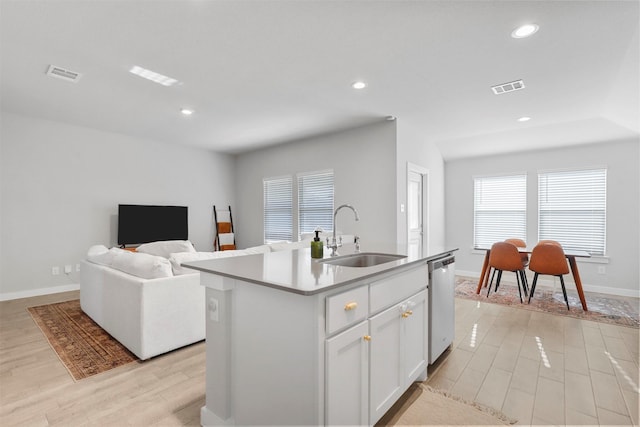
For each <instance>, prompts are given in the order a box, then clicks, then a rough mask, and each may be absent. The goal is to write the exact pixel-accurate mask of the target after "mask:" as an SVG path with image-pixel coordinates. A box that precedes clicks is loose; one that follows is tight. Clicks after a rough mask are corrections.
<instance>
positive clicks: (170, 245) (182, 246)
mask: <svg viewBox="0 0 640 427" xmlns="http://www.w3.org/2000/svg"><path fill="white" fill-rule="evenodd" d="M136 249H137V251H138V252H142V253H145V254H149V255H156V256H161V257H164V258H167V259H168V258H169V256H171V254H172V253H175V252H195V251H196V249H195V248H194V247H193V245H192V244H191V242H190V241H188V240H164V241H159V242H151V243H145V244H143V245H140V246H138V247H137V248H136Z"/></svg>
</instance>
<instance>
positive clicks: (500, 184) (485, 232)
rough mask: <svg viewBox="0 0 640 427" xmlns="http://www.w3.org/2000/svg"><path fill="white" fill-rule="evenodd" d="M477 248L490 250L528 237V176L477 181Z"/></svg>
mask: <svg viewBox="0 0 640 427" xmlns="http://www.w3.org/2000/svg"><path fill="white" fill-rule="evenodd" d="M473 181H474V206H473V225H474V228H473V230H474V235H473V244H474V247H476V248H490V247H491V245H492V244H494V243H495V242H501V241H503V240H505V239H510V238H515V239H522V240H525V241H526V236H527V176H526V175H525V174H523V175H507V176H490V177H477V178H474V180H473Z"/></svg>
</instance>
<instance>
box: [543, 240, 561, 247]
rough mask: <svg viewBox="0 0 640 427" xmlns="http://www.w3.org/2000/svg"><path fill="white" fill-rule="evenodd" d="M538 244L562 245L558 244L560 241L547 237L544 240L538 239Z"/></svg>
mask: <svg viewBox="0 0 640 427" xmlns="http://www.w3.org/2000/svg"><path fill="white" fill-rule="evenodd" d="M538 245H556V246H562V245H561V244H560V242H558V241H556V240H549V239H546V240H540V241H539V242H538Z"/></svg>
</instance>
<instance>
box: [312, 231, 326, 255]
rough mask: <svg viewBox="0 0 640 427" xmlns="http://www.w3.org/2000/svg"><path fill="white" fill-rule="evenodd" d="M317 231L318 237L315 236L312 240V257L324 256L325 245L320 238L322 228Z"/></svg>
mask: <svg viewBox="0 0 640 427" xmlns="http://www.w3.org/2000/svg"><path fill="white" fill-rule="evenodd" d="M315 233H316V237H314V238H313V240H312V241H311V258H322V257H323V256H324V254H323V248H324V245H323V242H322V240H320V236H319V235H318V234H319V233H320V230H315Z"/></svg>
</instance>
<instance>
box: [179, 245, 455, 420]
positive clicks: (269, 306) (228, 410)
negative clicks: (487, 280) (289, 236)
mask: <svg viewBox="0 0 640 427" xmlns="http://www.w3.org/2000/svg"><path fill="white" fill-rule="evenodd" d="M454 250H455V249H440V250H436V251H432V253H430V254H427V255H426V256H421V257H418V256H411V255H407V254H406V249H405V248H403V247H397V246H396V245H391V246H389V245H375V246H374V245H366V246H365V245H363V247H362V248H361V252H362V253H370V254H399V255H402V257H394V258H384V257H379V256H373V257H368V259H369V263H370V264H371V263H375V262H380V261H386V262H382V263H380V264H377V265H370V266H363V267H354V266H346V264H348V263H349V262H345V263H344V264H345V265H339V264H340V263H342V261H341V260H346V259H347V258H351V261H352V260H354V259H358V258H353V257H352V255H357V252H356V251H355V246H354V245H344V246H342V247H341V248H339V251H338V252H339V256H338V257H329V255H328V252H329V251H328V250H325V258H324V259H322V260H314V259H311V254H310V249H309V248H306V249H300V250H293V251H281V252H271V253H266V254H255V255H247V256H242V257H231V258H222V259H216V260H207V261H198V262H191V263H187V264H185V266H186V267H189V268H193V269H196V270H199V271H200V272H201V282H202V284H203V285H204V286H205V287H206V288H207V289H206V304H207V314H206V316H207V332H206V353H207V354H206V402H205V406H204V407H203V408H202V411H201V424H202V425H205V426H208V425H256V424H270V425H337V424H341V425H346V424H350V425H373V424H374V423H375V422H376V421H378V420H379V419H380V417H382V415H384V413H385V412H386V411H387V410H388V409H389V408H390V407H391V406H392V405H393V403H395V401H396V400H397V399H398V398H399V397H400V396H401V395H402V393H404V391H405V390H406V389H407V388H408V387H409V386H410V385H411V383H412V382H414V381H416V380H425V379H426V369H427V362H426V360H427V354H428V351H427V350H428V349H427V343H428V340H427V336H426V335H427V331H428V327H427V319H428V316H427V307H428V305H427V292H426V289H427V283H428V271H427V262H428V261H430V260H432V259H436V258H439V257H442V256H444V255H447V254H449V253H451V252H453V251H454ZM389 259H391V261H389ZM372 260H373V261H372ZM335 263H338V264H335Z"/></svg>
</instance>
